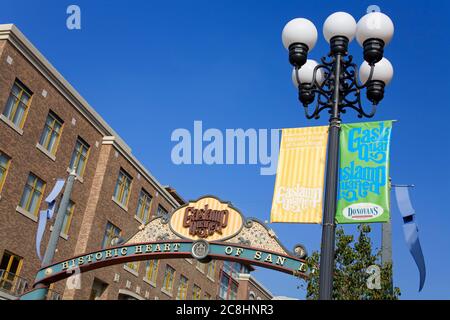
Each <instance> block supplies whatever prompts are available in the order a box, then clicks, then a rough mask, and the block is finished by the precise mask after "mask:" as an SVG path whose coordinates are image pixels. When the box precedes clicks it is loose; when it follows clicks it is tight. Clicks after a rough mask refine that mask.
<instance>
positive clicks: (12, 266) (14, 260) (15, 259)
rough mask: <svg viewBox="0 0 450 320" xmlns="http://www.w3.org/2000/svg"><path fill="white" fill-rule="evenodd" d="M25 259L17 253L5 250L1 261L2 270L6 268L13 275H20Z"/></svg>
mask: <svg viewBox="0 0 450 320" xmlns="http://www.w3.org/2000/svg"><path fill="white" fill-rule="evenodd" d="M22 263H23V259H22V258H21V257H19V256H16V255H15V254H13V253H11V252H8V251H5V252H4V253H3V257H2V261H1V262H0V270H5V271H6V272H7V273H10V274H12V275H19V273H20V269H21V268H22Z"/></svg>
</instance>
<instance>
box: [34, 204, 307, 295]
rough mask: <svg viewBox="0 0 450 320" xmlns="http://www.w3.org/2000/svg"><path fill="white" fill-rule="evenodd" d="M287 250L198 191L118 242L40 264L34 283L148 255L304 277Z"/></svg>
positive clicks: (299, 260) (297, 252)
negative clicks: (233, 264)
mask: <svg viewBox="0 0 450 320" xmlns="http://www.w3.org/2000/svg"><path fill="white" fill-rule="evenodd" d="M305 253H306V250H305V249H304V248H303V247H302V246H297V247H296V248H295V249H294V252H291V251H289V250H287V249H286V248H285V247H284V246H283V245H282V244H281V243H280V241H279V240H278V238H277V236H276V235H275V233H274V232H273V230H271V229H269V228H268V227H267V226H266V225H265V224H264V223H262V222H260V221H259V220H257V219H254V218H249V219H245V218H244V217H243V215H242V214H241V213H240V212H239V210H237V209H236V208H234V207H233V206H232V205H231V204H230V203H229V202H223V201H221V200H220V199H218V198H216V197H213V196H204V197H202V198H200V199H198V200H196V201H189V202H188V203H187V204H186V205H184V206H181V207H180V208H178V209H176V210H175V211H174V212H173V213H172V214H167V215H163V216H160V217H156V218H153V219H152V220H151V221H150V222H149V223H148V224H147V225H145V226H143V227H142V228H141V230H140V231H138V232H137V233H136V234H135V235H133V236H132V237H130V238H129V239H128V240H127V241H126V242H125V243H124V244H121V245H118V246H113V247H109V248H105V249H101V250H98V251H94V252H90V253H85V254H82V255H79V256H76V257H72V258H70V259H66V260H63V261H60V262H57V263H53V264H51V265H49V266H46V267H44V268H42V269H40V270H39V271H38V273H37V276H36V281H35V284H34V286H35V287H36V286H37V287H39V286H42V285H49V284H50V283H53V282H56V281H59V280H62V279H65V278H68V277H70V276H71V275H72V274H73V273H74V270H76V273H83V272H87V271H90V270H94V269H99V268H103V267H106V266H111V265H116V264H124V263H127V262H132V261H143V260H151V259H174V258H196V259H198V260H204V259H215V260H229V261H236V262H240V263H242V264H247V265H255V266H260V267H263V268H268V269H272V270H276V271H280V272H284V273H288V274H292V275H294V276H298V277H303V278H306V277H307V268H306V262H305V260H304V255H305Z"/></svg>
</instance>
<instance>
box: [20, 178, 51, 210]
mask: <svg viewBox="0 0 450 320" xmlns="http://www.w3.org/2000/svg"><path fill="white" fill-rule="evenodd" d="M44 189H45V182H44V181H42V180H41V179H39V178H38V177H36V176H35V175H34V174H32V173H30V174H29V175H28V180H27V183H26V184H25V189H24V190H23V194H22V198H21V199H20V207H21V208H22V209H24V210H26V211H28V212H29V213H31V214H33V215H35V216H37V214H38V210H39V206H40V205H41V200H42V195H43V194H44Z"/></svg>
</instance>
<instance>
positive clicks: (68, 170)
mask: <svg viewBox="0 0 450 320" xmlns="http://www.w3.org/2000/svg"><path fill="white" fill-rule="evenodd" d="M66 172H67V173H72V170H71V169H70V168H67V170H66ZM76 180H78V181H80V182H81V183H84V179H83V177H81V176H79V175H78V174H77V176H76Z"/></svg>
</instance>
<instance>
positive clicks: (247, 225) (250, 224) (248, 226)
mask: <svg viewBox="0 0 450 320" xmlns="http://www.w3.org/2000/svg"><path fill="white" fill-rule="evenodd" d="M244 227H246V228H247V229H250V228H251V227H253V220H251V219H247V220H245V223H244Z"/></svg>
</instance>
